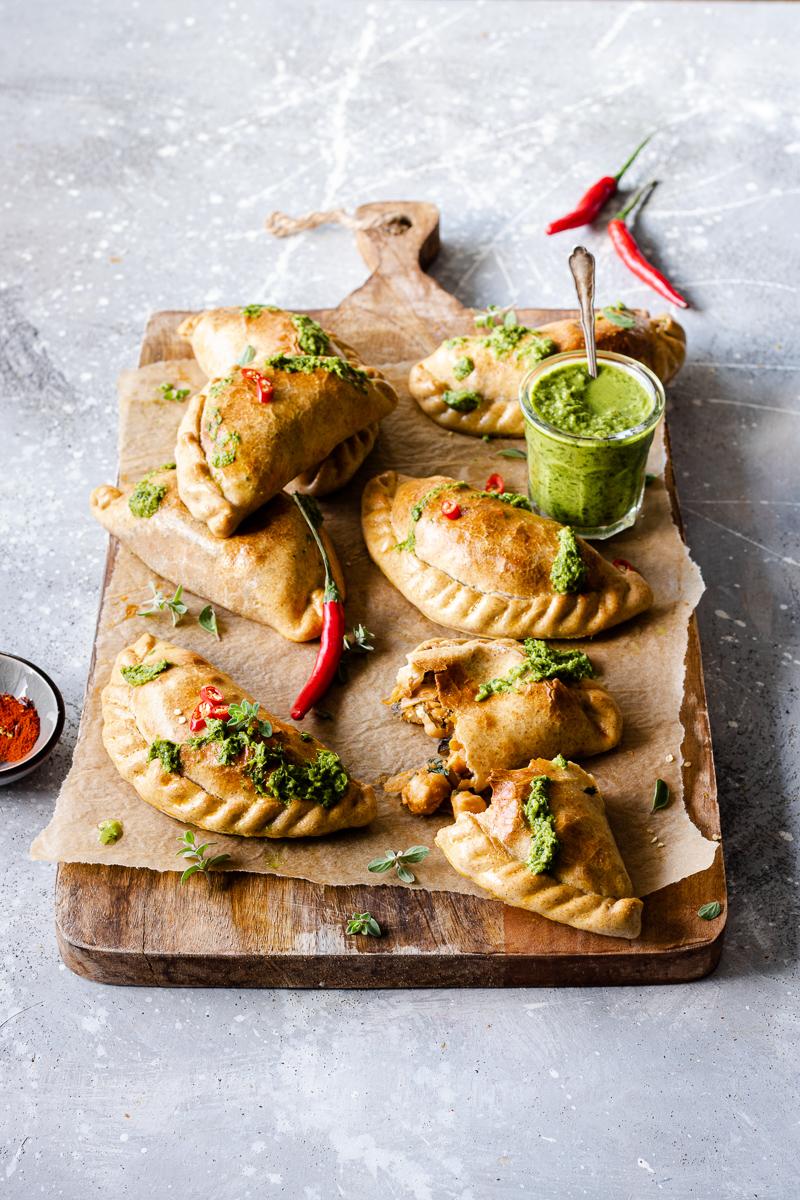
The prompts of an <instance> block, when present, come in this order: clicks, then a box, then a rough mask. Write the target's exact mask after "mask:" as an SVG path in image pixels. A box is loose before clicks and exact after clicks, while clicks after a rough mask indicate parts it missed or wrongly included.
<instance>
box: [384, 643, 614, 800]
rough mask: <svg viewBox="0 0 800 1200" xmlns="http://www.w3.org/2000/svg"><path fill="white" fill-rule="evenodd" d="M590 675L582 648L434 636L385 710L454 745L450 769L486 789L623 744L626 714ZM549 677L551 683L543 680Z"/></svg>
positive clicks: (409, 661)
mask: <svg viewBox="0 0 800 1200" xmlns="http://www.w3.org/2000/svg"><path fill="white" fill-rule="evenodd" d="M537 655H539V657H537ZM537 666H538V667H539V668H540V669H539V670H538V671H537V670H536V668H537ZM543 666H544V668H545V669H544V670H542V669H541V668H542V667H543ZM527 668H530V670H527ZM590 672H592V667H591V664H590V662H589V660H588V659H587V657H586V655H585V654H582V653H581V652H580V651H577V650H572V651H556V650H553V649H552V648H549V647H546V646H544V645H543V644H542V643H538V644H536V645H534V646H530V645H529V646H528V647H526V646H525V645H523V644H522V643H521V642H515V641H511V640H510V639H508V638H502V639H496V640H494V641H488V640H485V639H481V638H471V639H466V638H433V639H431V640H430V641H427V642H422V643H421V644H420V645H419V646H417V647H416V649H415V650H412V651H411V653H410V654H408V655H407V656H406V664H405V666H403V667H401V668H400V670H399V671H398V673H397V683H396V685H395V688H394V690H393V692H392V694H391V695H390V696H389V698H388V699H387V700H386V701H384V703H386V704H391V705H394V706H396V708H397V710H398V711H399V713H400V715H401V717H402V718H403V720H405V721H408V722H410V723H411V724H415V725H422V727H423V729H424V730H425V732H426V733H427V734H428V736H429V737H434V738H449V747H448V750H447V753H446V754H443V755H442V766H443V767H444V768H445V769H446V770H447V771H448V772H451V773H452V777H454V778H456V779H460V780H468V781H469V786H470V787H471V788H473V789H474V790H475V791H477V792H480V791H482V790H483V789H484V788H485V787H486V785H487V782H488V779H489V775H490V773H491V772H492V771H495V770H499V769H500V768H512V767H519V766H521V765H522V764H523V763H527V762H529V761H530V759H531V758H533V757H535V756H541V757H551V756H552V755H554V754H560V753H565V754H567V755H568V756H570V757H575V758H585V757H588V756H589V755H592V754H602V753H603V752H604V751H606V750H611V749H612V747H614V746H616V745H617V743H618V742H619V740H620V738H621V736H622V714H621V713H620V710H619V707H618V705H617V703H616V701H615V700H614V698H613V697H612V696H611V695H610V694H609V693H608V692H607V691H606V689H605V688H604V687H602V686H601V685H600V684H599V683H596V682H595V681H594V679H593V678H591V675H590ZM542 674H549V675H550V678H545V679H539V680H538V681H537V679H536V676H537V675H542ZM559 675H561V678H559ZM492 681H494V683H493V684H492ZM498 681H501V682H498ZM487 684H490V687H489V688H487V687H486V686H485V685H487ZM482 685H483V686H482ZM487 692H488V694H486V693H487ZM481 697H483V698H481ZM424 770H425V768H423V771H424ZM431 774H432V778H431V779H430V780H429V781H424V780H423V782H429V783H430V785H431V788H433V789H439V792H437V795H438V796H439V801H438V802H439V803H440V802H441V801H442V800H444V799H446V798H447V797H446V795H445V794H444V793H443V791H442V788H443V785H442V784H441V782H440V779H441V776H440V778H439V779H437V778H434V777H433V776H434V775H435V774H436V773H435V772H434V773H431ZM416 786H417V790H418V791H419V784H418V783H417V785H416ZM420 799H421V798H420ZM410 807H413V805H411V806H410ZM436 807H438V803H437V804H435V805H433V808H436ZM433 808H431V807H428V808H426V809H425V810H424V811H428V812H430V811H433ZM417 811H420V806H419V804H418V806H417Z"/></svg>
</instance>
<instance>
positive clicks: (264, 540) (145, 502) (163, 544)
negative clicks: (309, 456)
mask: <svg viewBox="0 0 800 1200" xmlns="http://www.w3.org/2000/svg"><path fill="white" fill-rule="evenodd" d="M175 474H176V473H175V469H174V467H172V468H170V467H169V466H165V467H159V468H158V469H156V470H154V471H150V472H148V474H147V475H146V476H145V477H144V478H143V479H142V480H140V482H139V483H138V484H137V485H136V487H134V488H128V489H126V490H125V491H120V490H119V488H115V487H110V486H108V485H104V486H103V487H99V488H95V490H94V491H93V492H92V495H91V500H90V506H91V510H92V515H93V516H94V517H95V518H96V519H97V520H98V521H99V522H100V524H101V525H103V526H104V527H105V528H106V529H107V530H108V531H109V533H113V534H114V536H115V537H117V538H119V540H120V541H121V542H122V543H123V545H125V546H127V547H128V549H129V550H132V551H133V553H134V554H136V555H137V556H138V557H139V558H141V560H142V562H144V563H146V564H147V566H148V567H151V568H152V570H153V571H155V572H156V573H157V574H158V575H160V576H161V577H162V578H164V579H169V580H171V581H172V582H173V583H175V584H178V583H182V584H183V585H184V587H186V588H187V589H188V590H189V591H190V592H194V593H195V594H196V595H198V596H204V597H205V598H206V599H207V600H210V601H211V602H212V603H213V604H221V605H222V606H223V607H224V608H228V609H230V610H231V612H235V613H240V614H241V616H243V617H249V618H250V620H252V621H259V622H260V623H261V624H262V625H270V626H271V627H272V628H273V629H276V630H277V631H278V633H280V634H281V635H282V636H283V637H285V638H288V639H289V640H290V641H292V642H307V641H310V640H311V639H313V638H317V637H319V635H320V632H321V630H322V605H323V596H324V592H325V569H324V567H323V564H322V559H321V557H320V554H319V551H318V549H317V547H316V544H315V543H314V539H313V538H312V536H311V533H310V532H309V529H308V526H307V524H306V522H305V520H304V519H303V515H302V513H301V512H300V510H299V509H298V507H297V505H296V504H295V503H294V501H293V500H291V499H290V497H289V496H287V495H286V493H285V492H279V493H278V495H277V496H274V497H273V499H272V500H270V502H269V504H267V505H265V506H264V507H263V508H261V509H259V511H258V512H257V513H253V515H252V516H251V517H248V519H247V521H246V522H245V523H244V524H243V525H241V526H240V527H239V529H238V531H237V532H236V534H234V536H233V537H230V538H227V539H225V540H224V541H223V540H220V539H219V538H215V537H214V536H213V535H212V534H211V533H210V532H209V530H208V528H207V526H205V525H204V524H203V523H202V521H196V520H195V519H194V517H193V516H192V515H191V513H189V511H188V510H187V508H186V507H185V505H184V504H182V503H181V500H180V497H179V496H178V485H177V480H176V477H175ZM320 533H321V536H322V538H323V541H324V543H325V547H326V549H327V551H328V554H329V556H330V559H331V565H332V568H333V574H334V577H335V579H336V583H337V585H338V587H339V590H340V592H342V594H344V579H343V577H342V569H341V567H340V565H339V561H338V559H337V557H336V551H335V549H334V547H333V545H332V544H331V541H330V538H329V537H328V535H327V533H326V532H325V530H324V528H323V529H321V530H320Z"/></svg>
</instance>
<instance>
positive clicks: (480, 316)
mask: <svg viewBox="0 0 800 1200" xmlns="http://www.w3.org/2000/svg"><path fill="white" fill-rule="evenodd" d="M502 315H503V310H502V309H501V308H500V306H499V304H490V305H489V307H488V308H487V309H486V310H485V312H479V313H476V314H475V317H474V318H473V319H474V321H475V326H476V328H477V329H493V328H494V326H495V325H497V324H499V322H500V318H501V317H502Z"/></svg>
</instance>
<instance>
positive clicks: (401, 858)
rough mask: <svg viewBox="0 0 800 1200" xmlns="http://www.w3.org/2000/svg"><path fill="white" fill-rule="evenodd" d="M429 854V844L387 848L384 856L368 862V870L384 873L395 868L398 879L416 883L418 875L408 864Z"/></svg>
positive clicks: (420, 860)
mask: <svg viewBox="0 0 800 1200" xmlns="http://www.w3.org/2000/svg"><path fill="white" fill-rule="evenodd" d="M429 854H430V850H429V849H428V847H427V846H409V848H408V850H387V851H386V854H385V855H384V856H383V858H373V860H372V862H371V863H368V864H367V870H368V871H372V872H373V873H375V874H382V873H383V872H384V871H391V870H392V868H394V869H395V870H396V872H397V877H398V879H401V880H402V881H403V883H414V881H415V880H416V878H417V877H416V875H415V874H414V872H413V871H409V869H408V866H407V865H406V864H407V863H416V862H422V860H423V858H427V856H428V855H429Z"/></svg>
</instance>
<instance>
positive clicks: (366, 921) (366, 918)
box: [345, 912, 383, 937]
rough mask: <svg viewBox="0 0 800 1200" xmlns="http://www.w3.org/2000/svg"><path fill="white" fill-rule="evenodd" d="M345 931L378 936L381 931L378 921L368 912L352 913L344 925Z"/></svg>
mask: <svg viewBox="0 0 800 1200" xmlns="http://www.w3.org/2000/svg"><path fill="white" fill-rule="evenodd" d="M345 933H348V934H354V933H363V934H366V935H367V937H380V936H381V934H382V933H383V930H382V929H381V927H380V925H379V924H378V922H377V921H376V920H375V918H374V917H373V915H372V913H370V912H363V913H353V915H352V917H351V918H350V920H349V921H348V922H347V925H346V926H345Z"/></svg>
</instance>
